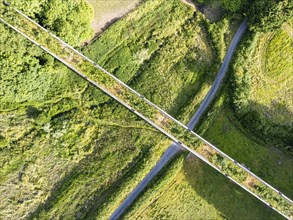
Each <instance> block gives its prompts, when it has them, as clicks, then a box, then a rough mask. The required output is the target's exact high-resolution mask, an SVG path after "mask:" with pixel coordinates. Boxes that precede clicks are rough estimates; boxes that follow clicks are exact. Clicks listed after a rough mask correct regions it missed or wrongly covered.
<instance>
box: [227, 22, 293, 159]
mask: <svg viewBox="0 0 293 220" xmlns="http://www.w3.org/2000/svg"><path fill="white" fill-rule="evenodd" d="M290 23H292V21H291V22H290V21H289V22H288V23H285V24H283V26H282V27H281V28H280V29H278V30H275V31H274V32H268V33H260V34H256V35H255V36H253V37H251V40H250V41H249V43H247V45H246V47H244V48H243V49H242V52H241V53H239V54H238V56H237V59H236V62H235V65H234V66H233V69H234V84H235V86H234V90H235V93H234V100H233V102H234V106H235V108H236V112H237V115H238V117H239V118H240V120H241V122H242V124H243V125H244V126H245V127H246V128H247V129H249V130H250V131H252V132H254V133H255V134H257V135H258V136H259V137H260V138H263V139H265V140H266V141H267V142H269V143H271V144H274V145H279V146H280V147H281V148H282V149H283V150H285V151H288V152H289V153H291V154H293V150H292V144H293V133H292V131H293V127H292V126H293V119H292V118H293V117H292V116H293V102H292V98H290V97H292V94H293V87H292V85H293V76H292V71H293V58H292V57H293V49H292V48H293V47H292V46H293V37H292V24H290ZM244 60H245V62H244ZM252 122H253V123H254V126H253V127H250V126H249V124H250V123H252Z"/></svg>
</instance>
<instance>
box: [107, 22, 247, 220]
mask: <svg viewBox="0 0 293 220" xmlns="http://www.w3.org/2000/svg"><path fill="white" fill-rule="evenodd" d="M246 29H247V21H246V20H244V21H243V22H242V24H241V25H240V27H239V28H238V30H237V32H236V34H235V35H234V38H233V40H232V42H231V44H230V46H229V49H228V52H227V54H226V56H225V59H224V62H223V64H222V66H221V68H220V70H219V72H218V73H217V76H216V79H215V81H214V83H213V85H212V87H211V89H210V90H209V92H208V94H207V95H206V97H205V98H204V100H203V102H202V104H201V105H200V107H199V108H198V109H197V111H196V112H195V114H194V115H193V116H192V118H191V120H190V121H189V122H188V124H187V127H188V128H189V129H191V130H193V129H194V128H195V126H196V125H197V123H198V121H199V119H200V118H201V116H202V115H203V113H204V112H205V110H206V109H207V108H208V106H209V104H210V103H211V102H212V100H213V98H214V97H215V95H216V93H217V91H218V89H219V88H220V85H221V83H222V80H223V78H224V77H225V74H226V72H227V70H228V66H229V63H230V61H231V58H232V55H233V53H234V51H235V49H236V46H237V44H238V43H239V41H240V40H241V38H242V36H243V35H244V33H245V31H246ZM181 150H183V148H182V147H181V146H179V145H178V144H176V143H174V142H173V143H172V144H171V145H170V146H169V148H168V149H167V150H166V151H165V153H164V154H163V155H162V157H161V158H160V160H159V161H158V162H157V164H156V165H155V166H154V167H153V168H152V170H151V171H150V172H149V173H148V174H147V175H146V176H145V178H144V179H143V180H142V181H141V182H140V183H139V184H138V185H137V186H136V187H135V189H134V190H133V191H132V192H131V193H130V194H129V195H128V197H127V198H126V199H125V200H124V201H123V202H122V203H121V204H120V206H119V207H118V208H117V209H116V210H115V212H114V213H113V214H112V215H111V217H110V220H116V219H118V218H120V217H121V215H122V214H123V213H124V212H125V211H126V209H127V208H128V207H129V206H130V205H131V204H132V203H133V202H134V201H135V199H136V198H137V197H138V196H139V194H140V193H141V192H142V191H143V190H144V189H145V188H146V186H147V185H148V184H149V183H150V182H151V181H152V179H153V178H154V177H155V176H156V175H157V174H158V173H159V172H160V171H161V169H162V168H163V167H164V166H165V165H166V164H167V163H168V162H169V161H170V160H171V159H172V158H173V157H174V156H175V155H176V154H177V153H178V152H179V151H181Z"/></svg>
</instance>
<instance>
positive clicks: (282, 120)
mask: <svg viewBox="0 0 293 220" xmlns="http://www.w3.org/2000/svg"><path fill="white" fill-rule="evenodd" d="M236 116H237V118H238V120H239V121H240V123H241V124H242V126H243V127H244V128H245V129H246V130H247V131H250V132H251V133H252V134H253V136H256V137H258V138H260V139H262V140H264V141H265V142H266V143H269V144H274V145H276V146H277V147H279V148H280V149H281V150H283V151H285V152H286V153H289V154H291V155H293V112H292V111H291V110H290V109H288V108H287V106H286V105H285V104H284V103H282V102H280V101H277V100H273V101H272V102H271V105H270V107H269V106H265V105H263V104H260V103H257V102H255V101H251V100H249V101H248V102H247V104H245V105H244V106H243V107H242V108H241V109H239V110H236ZM278 120H279V121H278Z"/></svg>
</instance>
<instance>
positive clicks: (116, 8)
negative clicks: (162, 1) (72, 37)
mask: <svg viewBox="0 0 293 220" xmlns="http://www.w3.org/2000/svg"><path fill="white" fill-rule="evenodd" d="M87 1H88V2H89V3H90V4H91V5H92V7H93V9H94V20H93V22H92V28H93V29H94V31H95V37H97V36H98V35H99V34H101V33H102V32H103V31H104V30H105V29H107V28H108V27H109V26H110V25H111V24H113V23H114V22H115V21H117V20H118V19H119V18H121V17H123V16H125V15H126V14H127V13H129V12H130V11H132V10H133V9H135V8H136V7H137V6H138V5H139V4H140V3H142V1H143V0H116V1H101V0H87Z"/></svg>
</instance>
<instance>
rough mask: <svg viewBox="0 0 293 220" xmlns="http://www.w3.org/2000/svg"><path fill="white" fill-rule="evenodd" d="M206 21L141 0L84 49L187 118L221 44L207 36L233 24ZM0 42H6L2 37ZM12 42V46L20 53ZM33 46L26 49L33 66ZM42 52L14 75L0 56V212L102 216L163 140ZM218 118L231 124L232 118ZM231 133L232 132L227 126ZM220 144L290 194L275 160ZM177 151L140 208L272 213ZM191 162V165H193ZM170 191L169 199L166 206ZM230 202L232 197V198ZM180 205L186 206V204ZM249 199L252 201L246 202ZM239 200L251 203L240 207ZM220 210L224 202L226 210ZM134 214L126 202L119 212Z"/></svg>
mask: <svg viewBox="0 0 293 220" xmlns="http://www.w3.org/2000/svg"><path fill="white" fill-rule="evenodd" d="M92 3H93V4H94V3H95V5H94V8H95V12H96V16H97V14H99V13H98V12H99V10H100V12H102V11H103V13H105V14H107V13H108V11H105V10H104V9H102V8H100V6H101V5H100V4H97V3H98V1H95V2H92ZM128 3H129V2H128V1H126V2H125V4H128ZM103 6H104V7H106V8H108V9H109V10H110V11H111V10H113V11H115V10H116V9H117V8H116V7H118V5H117V2H116V3H115V2H111V1H109V2H106V4H104V3H103ZM119 7H121V5H119ZM109 13H112V12H109ZM236 23H237V21H236ZM230 25H231V26H230ZM231 27H233V28H231ZM0 28H1V30H3V31H6V32H9V31H10V30H8V29H7V28H3V26H0ZM213 28H214V30H219V31H218V32H217V35H213V34H212V33H211V31H212V30H211V29H210V23H209V21H207V20H206V19H205V18H204V17H203V16H202V15H201V14H200V13H198V12H195V11H194V10H193V9H192V8H191V7H189V6H187V5H185V4H183V3H182V2H181V1H177V0H172V1H163V0H152V1H146V2H145V3H143V4H141V5H140V6H139V7H138V8H137V9H136V10H134V11H133V12H131V13H130V14H128V15H127V16H126V17H124V18H123V19H121V20H120V21H118V22H117V23H115V24H114V25H112V26H111V27H110V28H109V29H108V30H107V31H106V32H105V33H103V34H101V35H100V36H99V37H98V38H97V40H96V41H95V42H94V43H93V44H91V45H89V46H88V47H86V48H85V49H84V53H85V54H86V55H87V56H89V57H90V58H92V59H93V60H95V61H96V62H97V63H99V64H100V65H102V66H103V67H104V68H106V69H107V70H109V71H110V72H112V73H114V74H115V75H116V76H117V77H119V78H120V79H121V80H122V81H124V82H126V83H127V84H129V85H131V86H132V87H133V88H135V89H136V90H138V91H139V92H141V93H142V94H143V95H144V96H146V97H147V98H148V99H150V100H151V101H153V102H154V103H156V104H157V105H159V106H160V107H162V108H163V109H165V110H167V111H168V112H169V113H170V114H172V115H173V116H175V117H177V118H179V119H180V120H181V121H183V122H184V123H186V122H187V121H188V119H189V118H190V116H191V115H192V114H193V113H194V111H195V110H196V108H197V107H198V105H199V103H200V102H201V101H202V99H203V97H204V96H205V94H206V92H207V91H208V89H209V88H210V86H211V83H212V82H213V79H214V76H215V73H216V70H217V68H218V64H219V60H221V58H222V57H221V56H222V55H223V51H219V52H218V54H217V53H215V52H214V51H213V50H214V49H217V48H219V45H217V39H220V41H219V43H221V44H225V45H224V46H225V47H227V43H228V42H229V40H227V39H231V33H232V32H233V31H235V25H232V24H231V23H230V20H226V21H225V22H222V21H220V23H215V24H213ZM10 32H11V31H10ZM10 34H11V35H13V34H14V35H15V33H12V32H11V33H10ZM0 43H1V45H5V41H4V40H2V41H0ZM10 44H11V45H12V48H14V49H15V50H16V51H17V48H18V46H17V45H19V44H29V43H28V42H27V41H25V40H23V39H22V40H19V41H18V42H11V43H10ZM222 46H223V45H222ZM3 48H4V47H3ZM28 48H30V49H31V50H33V51H37V52H39V54H36V55H35V56H36V57H37V56H40V55H41V54H42V52H41V51H40V50H39V49H38V48H37V47H36V46H33V45H28ZM21 52H23V53H19V56H21V55H23V54H25V51H21ZM36 57H32V58H31V59H32V60H33V62H32V63H33V64H34V65H35V66H38V65H37V63H38V60H37V59H35V58H36ZM44 62H45V63H46V62H51V64H52V63H53V64H54V65H51V66H50V68H49V67H48V69H43V70H42V71H37V70H34V71H31V72H26V69H25V68H27V67H26V65H19V68H20V69H21V71H20V72H21V74H14V71H13V66H12V65H11V63H12V61H11V62H10V63H9V62H7V63H5V64H3V67H5V71H3V72H1V77H0V80H1V85H5V88H7V90H5V91H0V98H1V99H0V128H1V129H0V167H1V169H0V201H1V204H0V218H5V219H9V218H12V219H13V218H20V217H23V216H26V217H30V218H33V217H35V218H39V219H49V218H67V219H72V218H97V219H106V218H107V217H108V216H109V215H110V214H111V213H112V212H113V211H114V210H115V208H117V207H118V205H119V204H120V203H121V201H122V200H123V199H124V198H125V197H126V196H127V194H128V193H129V192H130V191H131V190H132V189H133V188H134V187H135V186H136V185H137V183H139V182H140V180H141V179H142V178H143V177H144V175H145V174H146V173H147V172H148V171H149V170H150V169H151V167H152V166H153V165H154V164H155V163H156V161H157V160H158V158H159V157H160V155H161V154H162V153H163V152H164V150H165V149H166V148H167V147H168V144H169V143H170V142H169V140H168V139H166V138H165V137H164V136H163V135H161V134H160V133H158V132H157V131H156V130H154V129H153V128H152V127H150V126H149V125H147V124H146V123H144V122H142V121H141V120H140V119H138V118H137V117H136V116H135V115H133V114H132V113H131V112H129V111H127V110H126V109H124V108H123V107H121V106H120V105H119V104H117V103H116V102H114V101H112V100H111V99H110V98H109V97H108V96H106V95H105V94H103V93H102V92H100V91H98V90H97V89H95V88H94V87H92V86H91V85H88V83H86V82H85V81H83V80H82V79H80V78H79V77H77V76H76V75H75V74H74V73H73V72H71V71H69V70H67V69H66V68H65V67H64V66H62V65H61V64H60V63H59V62H56V61H54V60H53V59H52V58H50V57H48V58H46V60H44ZM1 65H2V63H1ZM23 66H25V68H24V67H23ZM48 66H49V65H48ZM225 117H226V116H225V114H224V113H223V112H222V113H221V117H219V119H218V120H220V121H218V122H217V123H218V124H217V123H216V122H214V124H212V127H214V128H215V130H211V131H208V132H207V138H210V140H213V141H215V143H216V144H219V146H221V143H222V142H224V141H225V140H222V139H221V138H222V134H218V133H217V129H220V124H221V123H224V122H225V123H226V121H225V120H228V117H226V118H225ZM221 120H222V121H221ZM227 123H228V122H227ZM228 126H231V127H233V126H232V124H231V123H230V124H229V125H228ZM233 129H234V127H233ZM235 129H236V128H235ZM209 132H215V133H216V134H217V135H216V136H215V139H212V135H210V136H208V134H209ZM237 135H238V136H237ZM242 136H243V134H242V133H241V134H238V133H237V132H236V133H235V134H234V136H233V137H235V139H237V138H241V137H242ZM235 139H232V140H230V139H229V140H230V141H231V142H233V141H235ZM216 141H219V142H216ZM243 141H244V144H248V145H250V144H251V145H253V146H254V148H253V149H255V150H256V151H258V148H261V147H262V146H260V145H258V144H255V143H254V142H253V143H252V142H249V139H248V138H246V139H244V140H243ZM233 143H234V142H233ZM225 146H226V145H225ZM230 146H232V145H230ZM233 146H234V144H233ZM243 146H244V145H243ZM245 146H246V145H245ZM230 150H231V154H235V157H239V160H240V161H241V160H242V159H243V161H244V162H245V164H246V165H248V166H250V165H251V166H253V167H254V168H255V169H256V170H255V171H256V172H259V174H260V175H262V176H264V177H265V178H267V179H268V180H269V181H271V182H272V183H273V184H275V185H278V186H280V189H282V190H283V191H284V192H286V193H289V195H292V192H291V189H290V188H289V184H288V185H287V183H288V182H285V181H284V182H285V183H281V181H280V179H278V178H274V177H272V176H274V175H272V172H279V176H278V177H279V178H286V177H284V175H285V174H284V171H283V170H281V169H278V166H274V167H273V168H271V167H270V166H265V167H264V168H259V169H257V167H259V166H260V164H262V163H263V161H259V162H257V163H251V161H254V159H255V158H253V151H252V150H251V151H249V155H250V156H251V158H250V156H249V158H242V157H241V156H239V155H237V153H239V152H240V151H237V152H234V151H233V150H232V149H228V151H230ZM272 152H273V153H272ZM227 153H229V152H227ZM259 153H260V154H264V155H265V158H266V159H267V160H269V159H271V158H273V161H274V163H278V164H279V160H281V163H282V164H284V166H286V167H287V166H289V165H290V160H288V158H287V157H284V158H285V159H283V156H282V154H280V155H279V152H274V151H270V152H266V151H264V150H259ZM270 154H273V156H270ZM274 155H275V156H274ZM276 155H277V156H276ZM278 155H279V156H278ZM232 156H233V155H232ZM183 158H184V157H183V156H182V157H179V158H178V159H177V160H176V162H175V163H174V165H172V166H171V167H172V171H171V172H170V173H167V176H166V177H164V178H163V179H162V180H160V181H161V183H160V185H158V187H155V186H153V188H154V189H155V191H153V192H151V193H150V194H151V195H150V197H147V198H148V200H144V198H146V197H142V198H141V199H140V200H139V202H138V203H137V205H136V206H137V208H138V209H140V204H142V207H145V206H148V203H146V202H145V201H153V200H152V199H153V197H152V196H153V195H156V192H159V194H163V196H162V197H160V198H162V199H161V200H160V199H158V200H156V201H158V202H159V203H160V204H159V205H156V203H153V202H152V204H154V205H153V206H152V205H150V206H148V207H150V209H144V208H143V210H146V211H143V212H142V213H143V214H142V216H144V217H149V218H151V217H152V216H158V217H163V216H168V215H169V213H170V215H169V217H172V216H174V217H178V216H177V215H178V214H179V213H180V210H187V211H184V213H185V214H184V215H186V219H188V218H190V217H191V213H193V214H194V215H195V216H197V217H198V218H203V217H204V216H206V215H207V213H209V215H210V218H221V217H223V216H227V217H231V218H232V217H234V216H236V213H237V211H239V210H238V208H239V209H240V210H241V212H240V214H241V216H248V217H252V218H253V217H258V216H261V213H262V212H263V213H264V214H263V215H264V216H268V218H269V217H272V218H275V215H274V213H272V212H271V210H269V209H267V208H265V207H264V206H262V205H261V204H260V203H259V202H257V201H255V200H254V199H252V198H251V197H249V196H247V194H245V193H244V192H242V191H240V190H239V188H238V187H236V186H233V184H230V183H229V181H227V180H226V179H225V178H224V177H222V176H221V175H219V174H217V173H216V172H215V171H213V170H212V169H211V168H209V167H207V166H205V165H203V164H201V163H200V162H198V161H196V160H195V159H194V158H189V159H188V160H186V161H185V160H184V159H183ZM279 158H281V159H279ZM291 162H292V161H291ZM182 166H183V168H182ZM199 167H200V168H199ZM271 169H272V170H271ZM196 170H200V171H199V173H197V174H194V172H193V171H196ZM203 173H209V174H210V173H211V175H208V176H206V175H203ZM288 177H290V176H288V175H287V178H288ZM174 179H175V180H176V181H175V180H174ZM170 181H171V182H170ZM174 181H175V183H173V184H171V183H172V182H174ZM210 182H212V183H213V184H214V185H210V189H209V190H206V188H205V185H207V184H206V183H210ZM165 183H166V186H165ZM282 184H283V185H282ZM167 186H169V187H170V189H172V190H174V191H172V193H170V194H169V193H167V194H166V193H162V192H167V191H166V189H168V187H167ZM217 186H220V187H221V188H220V189H223V191H224V192H226V193H225V194H228V192H231V196H230V195H229V196H230V197H229V196H228V197H227V198H223V194H222V193H220V190H218V189H217V188H216V187H217ZM173 187H175V188H173ZM203 188H204V189H205V190H201V189H203ZM230 188H232V190H231V189H230ZM229 190H230V191H229ZM181 192H184V193H181ZM145 196H148V192H146V195H145ZM186 197H188V199H187V200H185V198H186ZM236 198H237V199H236ZM221 199H225V200H224V202H221V201H222V200H221ZM233 199H234V200H233ZM183 200H184V201H185V202H186V203H180V205H182V206H181V207H180V209H179V211H178V210H177V211H176V208H175V207H176V205H177V206H178V203H176V202H175V201H183ZM194 200H196V201H197V202H198V203H199V204H201V206H202V208H201V209H198V207H196V206H195V205H196V204H197V203H194ZM242 200H243V201H245V202H244V203H243V204H242ZM170 201H172V202H173V203H172V205H170V206H169V204H170V203H169V202H170ZM188 201H189V202H188ZM239 201H241V202H240V203H239V204H237V205H239V207H238V206H236V207H235V204H236V203H237V202H239ZM189 205H191V207H193V209H194V212H189V211H190V210H188V208H189ZM254 206H257V207H260V208H259V209H253V207H254ZM161 207H162V208H161ZM172 207H173V209H172V210H171V209H170V208H172ZM247 207H248V208H247ZM245 208H247V209H250V210H253V211H251V212H250V213H246V214H247V215H245V210H247V209H245ZM229 209H231V210H232V211H231V212H227V211H225V210H229ZM15 210H17V211H15ZM148 210H149V211H148ZM132 212H134V214H131V213H132ZM139 213H141V212H140V211H139V212H136V211H135V209H133V210H132V211H131V212H130V214H129V216H136V215H140V214H139ZM277 217H278V216H277ZM277 217H276V218H277Z"/></svg>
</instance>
